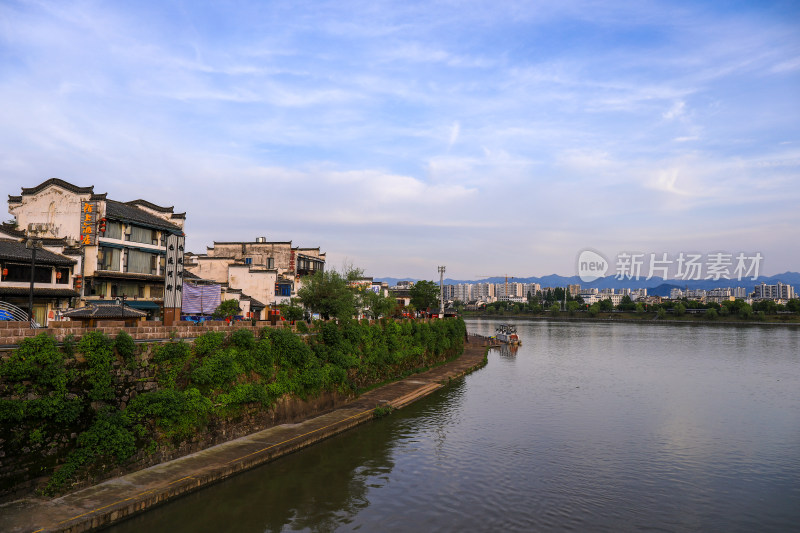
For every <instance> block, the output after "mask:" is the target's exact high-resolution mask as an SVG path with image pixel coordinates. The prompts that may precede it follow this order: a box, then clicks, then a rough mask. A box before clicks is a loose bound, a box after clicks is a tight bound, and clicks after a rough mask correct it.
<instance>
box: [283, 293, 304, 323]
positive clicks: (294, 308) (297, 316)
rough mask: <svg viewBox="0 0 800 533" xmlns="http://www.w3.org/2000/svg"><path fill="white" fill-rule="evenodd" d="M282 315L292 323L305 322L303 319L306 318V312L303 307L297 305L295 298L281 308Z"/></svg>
mask: <svg viewBox="0 0 800 533" xmlns="http://www.w3.org/2000/svg"><path fill="white" fill-rule="evenodd" d="M281 313H282V314H283V316H284V317H285V318H286V320H289V321H291V322H294V321H296V320H303V317H304V316H305V311H304V310H303V308H302V307H300V306H299V305H297V301H296V300H295V299H294V298H292V299H290V300H289V304H288V305H286V304H284V305H282V306H281Z"/></svg>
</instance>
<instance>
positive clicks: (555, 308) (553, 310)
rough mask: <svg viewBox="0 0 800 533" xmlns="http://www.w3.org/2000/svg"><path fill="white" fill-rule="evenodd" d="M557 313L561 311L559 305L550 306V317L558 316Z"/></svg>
mask: <svg viewBox="0 0 800 533" xmlns="http://www.w3.org/2000/svg"><path fill="white" fill-rule="evenodd" d="M559 311H561V304H553V305H551V306H550V314H551V315H553V316H558V313H559Z"/></svg>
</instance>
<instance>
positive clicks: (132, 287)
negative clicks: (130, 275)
mask: <svg viewBox="0 0 800 533" xmlns="http://www.w3.org/2000/svg"><path fill="white" fill-rule="evenodd" d="M119 296H125V297H126V298H132V297H139V298H140V297H143V296H144V285H137V284H136V283H112V284H111V297H112V298H117V297H119Z"/></svg>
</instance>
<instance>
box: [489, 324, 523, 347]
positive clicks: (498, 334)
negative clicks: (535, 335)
mask: <svg viewBox="0 0 800 533" xmlns="http://www.w3.org/2000/svg"><path fill="white" fill-rule="evenodd" d="M494 331H495V334H494V337H495V338H496V339H497V340H499V341H500V342H504V343H506V344H512V345H515V346H519V345H521V344H522V341H521V340H519V336H518V335H517V326H515V325H513V324H500V325H499V326H497V328H495V330H494Z"/></svg>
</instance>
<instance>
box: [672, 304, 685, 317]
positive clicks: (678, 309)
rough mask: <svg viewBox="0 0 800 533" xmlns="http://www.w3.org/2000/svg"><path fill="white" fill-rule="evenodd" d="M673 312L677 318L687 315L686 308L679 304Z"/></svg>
mask: <svg viewBox="0 0 800 533" xmlns="http://www.w3.org/2000/svg"><path fill="white" fill-rule="evenodd" d="M672 311H673V313H675V316H683V315H685V314H686V307H684V306H683V304H677V305H675V307H674V308H673V309H672Z"/></svg>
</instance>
